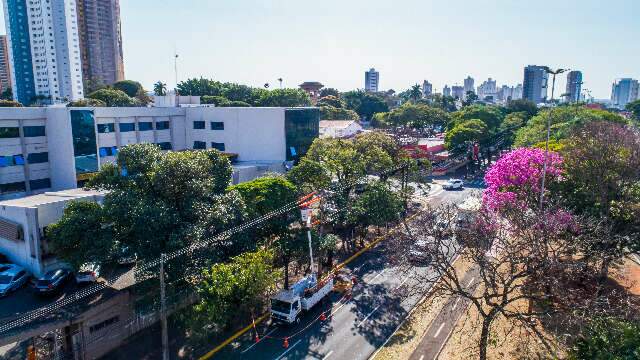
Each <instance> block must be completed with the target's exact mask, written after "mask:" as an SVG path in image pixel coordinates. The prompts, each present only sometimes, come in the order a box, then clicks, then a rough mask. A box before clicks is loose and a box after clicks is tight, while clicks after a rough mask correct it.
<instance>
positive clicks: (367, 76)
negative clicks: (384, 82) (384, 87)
mask: <svg viewBox="0 0 640 360" xmlns="http://www.w3.org/2000/svg"><path fill="white" fill-rule="evenodd" d="M379 81H380V73H379V72H377V71H376V69H374V68H371V69H369V71H365V72H364V90H365V91H371V92H377V91H378V84H379Z"/></svg>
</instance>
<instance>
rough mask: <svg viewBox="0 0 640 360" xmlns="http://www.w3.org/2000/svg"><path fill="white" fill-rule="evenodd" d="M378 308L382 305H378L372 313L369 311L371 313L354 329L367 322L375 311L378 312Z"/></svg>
mask: <svg viewBox="0 0 640 360" xmlns="http://www.w3.org/2000/svg"><path fill="white" fill-rule="evenodd" d="M380 306H382V304H380V305H378V306H376V308H375V309H373V311H371V312H370V313H369V315H367V316H366V317H365V318H364V319H362V321H360V324H358V326H356V327H360V325H362V324H363V323H364V322H365V321H367V319H368V318H369V316H371V315H373V313H374V312H376V310H378V308H379V307H380Z"/></svg>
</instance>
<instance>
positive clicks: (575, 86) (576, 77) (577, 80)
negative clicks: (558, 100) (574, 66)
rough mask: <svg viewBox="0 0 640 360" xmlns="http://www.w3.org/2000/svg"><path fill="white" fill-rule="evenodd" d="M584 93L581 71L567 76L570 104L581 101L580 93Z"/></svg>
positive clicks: (572, 72) (567, 92)
mask: <svg viewBox="0 0 640 360" xmlns="http://www.w3.org/2000/svg"><path fill="white" fill-rule="evenodd" d="M581 91H582V72H581V71H577V70H574V71H570V72H569V73H568V74H567V89H566V91H565V93H566V94H567V101H568V102H578V101H580V92H581Z"/></svg>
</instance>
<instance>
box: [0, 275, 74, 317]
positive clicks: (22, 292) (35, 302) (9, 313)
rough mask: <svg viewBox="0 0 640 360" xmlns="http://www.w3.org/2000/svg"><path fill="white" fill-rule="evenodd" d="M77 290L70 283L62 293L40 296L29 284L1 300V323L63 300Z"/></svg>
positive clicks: (72, 283) (30, 283) (71, 282)
mask: <svg viewBox="0 0 640 360" xmlns="http://www.w3.org/2000/svg"><path fill="white" fill-rule="evenodd" d="M31 281H34V279H33V278H32V279H31ZM76 289H77V285H76V284H75V283H74V282H73V281H69V282H68V283H67V284H65V286H64V288H62V291H59V292H58V293H56V294H51V295H40V294H37V293H36V291H35V289H34V288H33V283H32V282H28V283H27V284H26V285H25V286H23V287H22V288H20V289H19V290H18V291H15V292H11V293H9V294H7V296H5V297H2V298H0V322H5V321H8V320H11V319H13V318H15V317H18V316H21V315H24V314H25V313H27V312H29V311H31V310H34V309H37V308H39V307H41V306H44V305H47V304H48V303H51V302H53V301H56V300H59V299H62V298H64V297H65V295H66V294H68V293H72V292H73V291H75V290H76Z"/></svg>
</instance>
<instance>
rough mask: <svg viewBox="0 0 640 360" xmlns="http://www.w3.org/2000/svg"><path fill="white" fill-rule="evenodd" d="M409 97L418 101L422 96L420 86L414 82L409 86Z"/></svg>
mask: <svg viewBox="0 0 640 360" xmlns="http://www.w3.org/2000/svg"><path fill="white" fill-rule="evenodd" d="M409 97H410V98H411V99H412V100H413V101H414V102H416V101H418V100H420V99H421V98H422V89H421V88H420V85H418V84H415V85H413V86H412V87H411V90H410V91H409Z"/></svg>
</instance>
